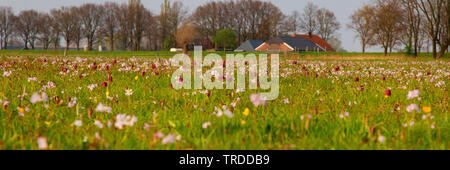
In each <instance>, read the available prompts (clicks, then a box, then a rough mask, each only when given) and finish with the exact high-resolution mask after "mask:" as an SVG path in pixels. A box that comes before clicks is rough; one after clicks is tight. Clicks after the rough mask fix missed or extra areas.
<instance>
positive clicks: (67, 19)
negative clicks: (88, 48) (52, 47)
mask: <svg viewBox="0 0 450 170" xmlns="http://www.w3.org/2000/svg"><path fill="white" fill-rule="evenodd" d="M51 14H52V16H53V18H54V19H55V23H56V25H57V28H58V30H59V32H60V34H61V36H62V37H63V38H64V40H65V43H66V47H65V51H66V52H67V50H68V49H69V46H70V43H71V42H72V40H73V37H74V34H73V30H74V28H75V25H74V24H75V23H74V22H73V20H74V19H75V18H74V17H73V15H72V12H71V8H70V7H61V8H60V9H53V10H51Z"/></svg>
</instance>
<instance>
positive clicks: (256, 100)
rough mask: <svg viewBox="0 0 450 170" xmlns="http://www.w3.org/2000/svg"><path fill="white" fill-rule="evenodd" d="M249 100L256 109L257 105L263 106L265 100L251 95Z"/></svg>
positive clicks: (259, 96)
mask: <svg viewBox="0 0 450 170" xmlns="http://www.w3.org/2000/svg"><path fill="white" fill-rule="evenodd" d="M250 100H251V101H252V103H253V105H254V106H255V107H258V106H259V105H262V106H265V105H266V100H265V99H264V97H263V96H262V95H261V94H251V95H250Z"/></svg>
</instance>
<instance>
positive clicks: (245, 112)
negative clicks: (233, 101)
mask: <svg viewBox="0 0 450 170" xmlns="http://www.w3.org/2000/svg"><path fill="white" fill-rule="evenodd" d="M242 114H243V115H244V116H248V114H250V110H249V109H248V108H245V110H244V112H243V113H242Z"/></svg>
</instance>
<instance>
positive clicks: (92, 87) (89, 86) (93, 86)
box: [87, 84, 97, 91]
mask: <svg viewBox="0 0 450 170" xmlns="http://www.w3.org/2000/svg"><path fill="white" fill-rule="evenodd" d="M95 87H97V84H91V85H88V86H87V88H88V89H89V90H91V91H92V90H94V88H95Z"/></svg>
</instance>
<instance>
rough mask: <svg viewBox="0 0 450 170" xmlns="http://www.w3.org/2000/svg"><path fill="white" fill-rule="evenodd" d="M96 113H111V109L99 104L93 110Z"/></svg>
mask: <svg viewBox="0 0 450 170" xmlns="http://www.w3.org/2000/svg"><path fill="white" fill-rule="evenodd" d="M95 111H96V112H107V113H111V107H108V106H105V105H103V104H102V103H99V104H98V105H97V107H96V108H95Z"/></svg>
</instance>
